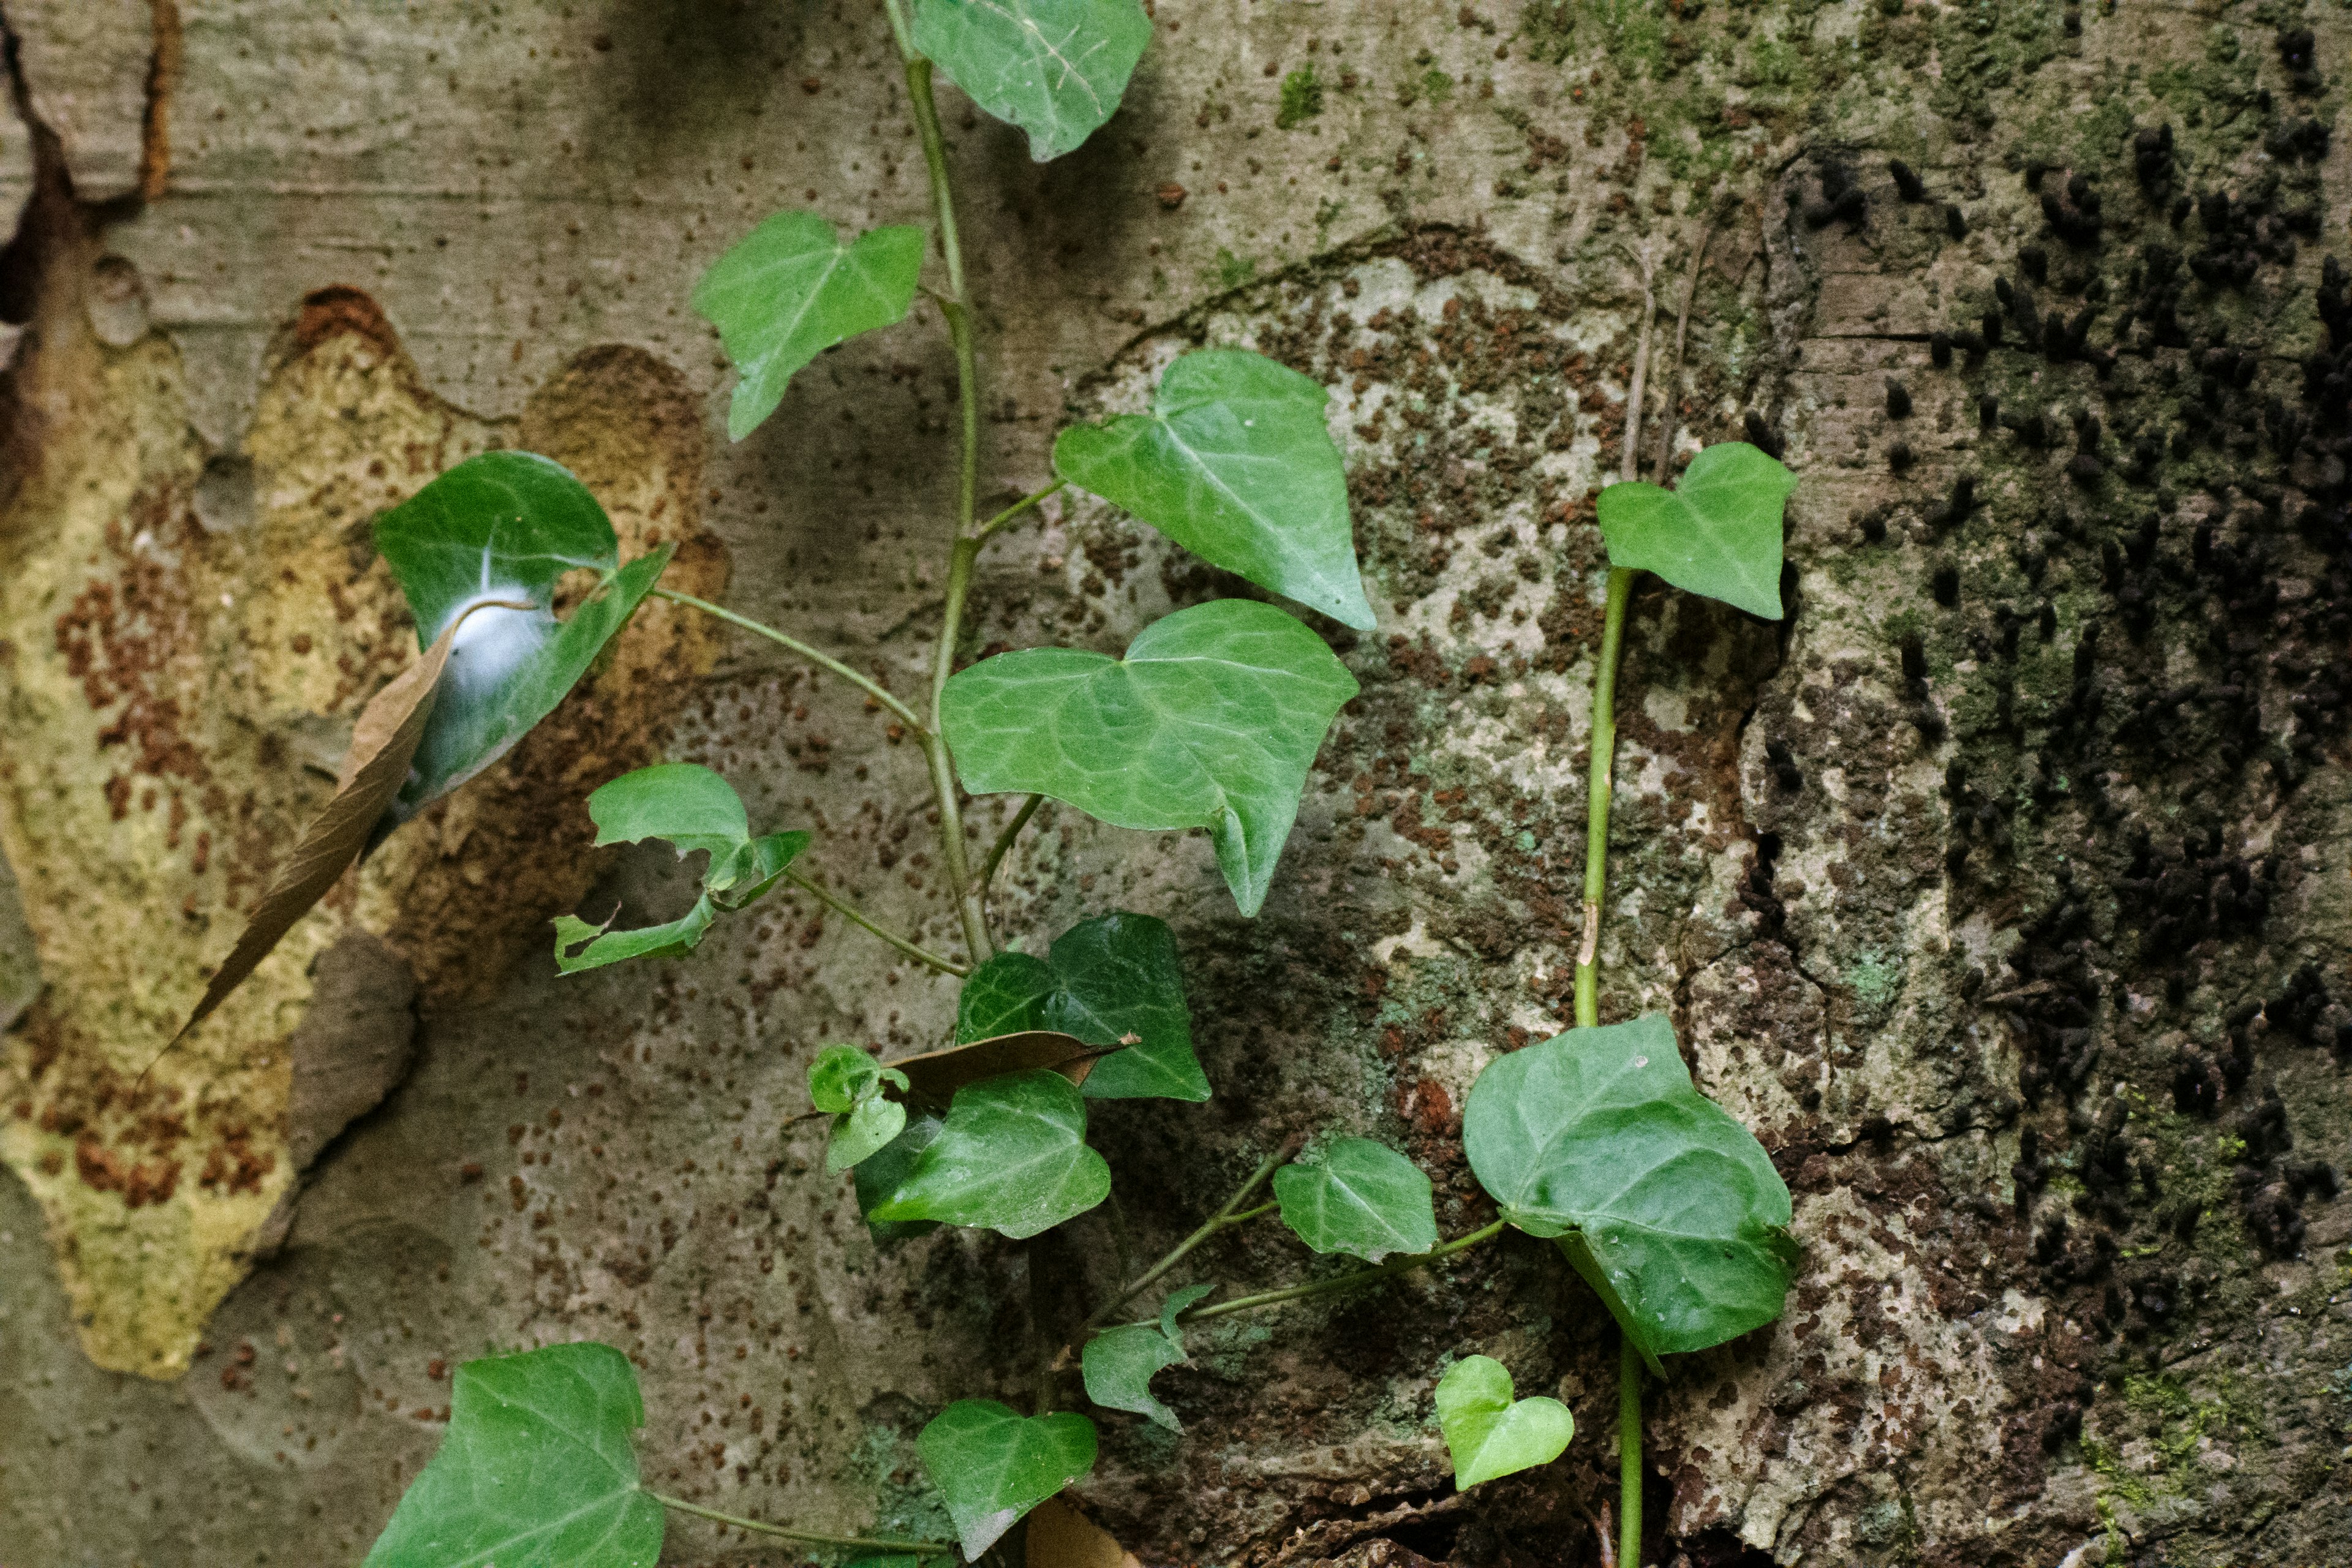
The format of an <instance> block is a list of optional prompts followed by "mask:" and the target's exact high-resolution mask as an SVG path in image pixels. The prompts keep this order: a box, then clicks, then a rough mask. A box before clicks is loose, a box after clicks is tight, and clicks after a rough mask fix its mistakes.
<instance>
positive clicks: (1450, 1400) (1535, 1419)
mask: <svg viewBox="0 0 2352 1568" xmlns="http://www.w3.org/2000/svg"><path fill="white" fill-rule="evenodd" d="M1437 1427H1438V1430H1439V1431H1441V1432H1443V1433H1444V1434H1445V1447H1446V1448H1447V1450H1448V1451H1449V1452H1451V1453H1452V1454H1453V1456H1454V1486H1455V1488H1456V1489H1462V1490H1467V1489H1469V1488H1471V1487H1475V1486H1476V1485H1477V1484H1478V1483H1479V1482H1481V1481H1491V1480H1493V1479H1495V1478H1496V1476H1507V1475H1509V1474H1510V1473H1511V1472H1512V1471H1514V1470H1526V1469H1532V1468H1535V1467H1536V1466H1538V1465H1548V1464H1549V1463H1551V1462H1552V1461H1553V1460H1554V1459H1557V1458H1559V1457H1560V1455H1561V1454H1563V1453H1565V1452H1566V1451H1567V1449H1568V1442H1569V1439H1570V1438H1571V1437H1573V1436H1576V1417H1575V1416H1573V1415H1570V1414H1569V1411H1568V1406H1567V1405H1562V1404H1561V1403H1560V1402H1559V1400H1557V1399H1545V1398H1540V1397H1538V1398H1531V1399H1521V1400H1517V1401H1514V1400H1513V1399H1512V1398H1511V1374H1510V1372H1509V1370H1508V1369H1507V1368H1506V1367H1505V1366H1504V1365H1503V1363H1501V1362H1498V1361H1496V1360H1495V1359H1493V1358H1492V1357H1490V1356H1483V1355H1474V1356H1465V1357H1463V1358H1462V1359H1461V1360H1460V1361H1457V1362H1455V1363H1454V1364H1453V1365H1452V1366H1450V1367H1447V1368H1446V1369H1445V1375H1444V1377H1442V1378H1440V1379H1438V1380H1437Z"/></svg>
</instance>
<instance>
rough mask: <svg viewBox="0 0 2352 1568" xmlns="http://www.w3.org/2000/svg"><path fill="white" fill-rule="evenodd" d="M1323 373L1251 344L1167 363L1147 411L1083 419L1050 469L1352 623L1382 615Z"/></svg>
mask: <svg viewBox="0 0 2352 1568" xmlns="http://www.w3.org/2000/svg"><path fill="white" fill-rule="evenodd" d="M1329 403H1330V395H1329V394H1328V393H1327V392H1325V391H1324V389H1323V384H1322V383H1320V382H1318V381H1315V380H1313V379H1311V378H1310V377H1307V376H1304V375H1301V374H1298V373H1297V371H1295V370H1292V369H1290V368H1289V367H1288V366H1287V365H1284V364H1281V363H1277V362H1276V361H1274V360H1270V359H1268V358H1266V357H1265V355H1264V354H1259V353H1250V352H1248V351H1247V350H1245V349H1203V350H1202V351H1200V352H1198V353H1189V354H1186V355H1184V356H1183V357H1182V358H1181V359H1179V360H1177V361H1176V363H1173V364H1171V365H1170V366H1169V367H1168V370H1167V372H1166V374H1163V375H1161V376H1160V387H1159V390H1158V392H1157V394H1156V395H1154V397H1153V400H1152V409H1151V412H1150V413H1149V414H1128V415H1122V416H1119V417H1118V418H1116V419H1113V420H1111V421H1110V422H1109V423H1108V424H1107V425H1074V426H1071V427H1070V428H1068V429H1066V430H1065V431H1063V432H1062V434H1061V435H1060V436H1059V437H1057V438H1056V439H1055V442H1054V471H1055V473H1057V474H1059V475H1061V477H1062V478H1064V479H1067V480H1069V481H1070V483H1072V484H1074V485H1076V486H1077V487H1078V488H1079V489H1086V490H1091V491H1093V492H1094V493H1095V494H1096V495H1098V496H1100V497H1102V498H1103V499H1104V500H1107V501H1109V502H1110V503H1111V504H1112V505H1114V506H1120V507H1125V508H1126V509H1127V510H1129V511H1131V512H1133V513H1134V514H1135V515H1136V516H1138V517H1139V518H1141V519H1142V520H1143V521H1146V522H1148V523H1150V525H1151V526H1152V527H1154V528H1156V529H1158V530H1159V531H1160V532H1162V533H1164V534H1166V535H1167V536H1168V537H1169V538H1171V539H1172V540H1174V541H1175V542H1177V543H1179V544H1181V545H1182V546H1183V547H1184V548H1185V549H1187V550H1189V551H1191V552H1192V553H1193V554H1195V555H1198V556H1200V557H1202V559H1203V560H1206V561H1209V562H1212V563H1214V564H1216V565H1219V566H1222V567H1223V568H1224V569H1225V570H1226V571H1228V572H1236V573H1239V574H1241V575H1242V576H1244V577H1246V578H1248V579H1249V580H1250V581H1251V582H1253V583H1255V584H1257V585H1258V586H1259V587H1261V588H1266V589H1270V590H1272V591H1273V592H1275V593H1276V594H1281V595H1286V596H1288V597H1290V598H1293V599H1296V600H1297V601H1298V602H1299V603H1300V604H1302V605H1310V606H1312V607H1313V608H1315V609H1318V610H1320V611H1322V612H1323V613H1324V614H1325V615H1327V616H1331V617H1333V618H1334V619H1336V620H1339V621H1344V622H1345V623H1347V624H1348V625H1349V626H1354V627H1356V628H1357V629H1358V630H1360V631H1370V629H1371V628H1372V626H1373V625H1374V622H1373V619H1372V607H1371V605H1370V604H1369V603H1367V602H1366V600H1365V598H1364V584H1363V578H1362V576H1361V575H1360V574H1359V573H1358V571H1357V569H1356V538H1355V530H1354V527H1353V525H1352V524H1351V523H1350V522H1349V519H1348V476H1347V472H1346V470H1345V468H1343V467H1342V465H1341V463H1340V460H1339V447H1335V446H1333V445H1332V443H1331V432H1330V427H1329V426H1328V425H1327V424H1326V423H1325V422H1324V409H1325V408H1326V406H1327V405H1328V404H1329Z"/></svg>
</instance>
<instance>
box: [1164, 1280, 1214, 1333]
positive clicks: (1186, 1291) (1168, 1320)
mask: <svg viewBox="0 0 2352 1568" xmlns="http://www.w3.org/2000/svg"><path fill="white" fill-rule="evenodd" d="M1214 1289H1216V1287H1215V1286H1214V1285H1182V1286H1179V1287H1178V1288H1177V1289H1173V1290H1171V1291H1169V1292H1168V1300H1165V1301H1162V1302H1161V1303H1160V1332H1161V1333H1163V1334H1166V1335H1167V1336H1168V1337H1169V1339H1171V1340H1172V1341H1173V1342H1175V1343H1176V1344H1177V1345H1178V1346H1179V1347H1180V1348H1181V1346H1182V1345H1183V1343H1184V1330H1183V1327H1182V1325H1181V1324H1179V1323H1178V1322H1177V1321H1176V1320H1177V1319H1179V1318H1181V1317H1182V1316H1183V1315H1184V1313H1185V1311H1186V1310H1187V1309H1189V1308H1190V1307H1191V1306H1192V1303H1193V1302H1195V1301H1197V1300H1200V1299H1201V1298H1202V1297H1203V1296H1206V1295H1208V1294H1209V1293H1210V1292H1211V1291H1213V1290H1214Z"/></svg>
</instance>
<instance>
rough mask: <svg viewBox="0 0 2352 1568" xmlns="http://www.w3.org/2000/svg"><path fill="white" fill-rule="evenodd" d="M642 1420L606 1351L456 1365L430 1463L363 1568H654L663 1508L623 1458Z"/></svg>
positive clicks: (632, 1381)
mask: <svg viewBox="0 0 2352 1568" xmlns="http://www.w3.org/2000/svg"><path fill="white" fill-rule="evenodd" d="M645 1419H646V1412H645V1405H643V1403H642V1402H641V1401H640V1400H639V1398H638V1396H637V1375H636V1373H635V1369H633V1368H632V1367H631V1366H630V1365H629V1360H628V1357H626V1356H625V1355H623V1354H622V1353H621V1352H618V1351H616V1350H614V1349H613V1348H612V1347H611V1346H610V1345H599V1344H568V1345H550V1346H549V1347H548V1348H547V1349H545V1350H540V1351H531V1352H529V1353H527V1354H524V1355H511V1356H500V1357H498V1358H495V1359H492V1360H488V1361H473V1362H467V1363H466V1364H465V1365H463V1366H461V1367H459V1368H458V1369H457V1380H456V1384H455V1387H454V1390H453V1392H452V1393H451V1395H450V1419H449V1432H448V1435H447V1436H445V1437H443V1438H442V1440H441V1449H440V1452H438V1453H436V1454H435V1455H434V1456H433V1461H432V1463H430V1464H428V1465H426V1466H425V1469H424V1472H423V1473H422V1474H420V1475H419V1476H418V1477H417V1478H416V1479H415V1482H414V1483H413V1484H412V1485H411V1486H410V1487H409V1489H408V1492H407V1495H406V1496H404V1497H403V1498H402V1499H401V1500H400V1506H399V1507H398V1508H397V1509H395V1510H394V1511H393V1515H392V1522H391V1523H390V1524H387V1525H386V1526H384V1530H383V1534H382V1535H381V1536H378V1537H377V1538H376V1542H375V1546H374V1549H373V1550H372V1551H371V1552H369V1553H368V1555H367V1564H366V1568H488V1564H491V1563H501V1564H512V1565H513V1568H525V1565H526V1564H530V1563H562V1564H563V1565H564V1568H654V1563H655V1562H656V1559H657V1558H659V1557H660V1555H661V1546H662V1522H663V1514H662V1505H661V1504H660V1503H658V1502H656V1501H655V1500H653V1498H652V1497H651V1496H650V1495H648V1494H647V1493H646V1492H645V1491H644V1490H642V1489H640V1488H639V1486H638V1481H637V1457H636V1454H635V1451H634V1450H632V1449H631V1447H629V1435H630V1434H631V1433H633V1432H635V1430H636V1429H637V1428H638V1427H639V1426H644V1425H645Z"/></svg>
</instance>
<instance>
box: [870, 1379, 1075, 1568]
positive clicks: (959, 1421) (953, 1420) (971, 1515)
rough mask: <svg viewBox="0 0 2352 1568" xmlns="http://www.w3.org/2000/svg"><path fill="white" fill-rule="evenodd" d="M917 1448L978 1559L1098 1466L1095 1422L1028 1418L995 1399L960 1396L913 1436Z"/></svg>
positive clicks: (966, 1549) (1064, 1416) (1067, 1415)
mask: <svg viewBox="0 0 2352 1568" xmlns="http://www.w3.org/2000/svg"><path fill="white" fill-rule="evenodd" d="M915 1451H916V1452H917V1453H919V1454H920V1455H921V1456H922V1458H923V1468H925V1469H926V1470H929V1472H930V1476H931V1484H932V1485H934V1486H936V1487H938V1488H939V1489H940V1496H941V1497H942V1498H944V1499H945V1500H947V1505H948V1517H949V1518H950V1519H952V1520H954V1521H955V1526H956V1533H957V1535H959V1536H960V1537H961V1538H962V1541H963V1554H964V1556H965V1557H966V1558H969V1559H971V1560H973V1561H975V1562H976V1561H978V1560H979V1557H980V1554H981V1553H982V1552H985V1551H987V1550H988V1549H989V1547H991V1546H992V1545H993V1544H995V1542H996V1541H997V1538H998V1537H1000V1536H1002V1535H1003V1533H1004V1532H1005V1531H1008V1530H1010V1529H1012V1528H1013V1523H1014V1521H1017V1520H1019V1519H1020V1517H1021V1516H1022V1515H1023V1514H1024V1513H1027V1512H1028V1511H1029V1510H1031V1509H1033V1508H1035V1507H1036V1506H1037V1505H1038V1504H1039V1503H1041V1502H1044V1501H1045V1500H1046V1499H1047V1498H1049V1497H1052V1496H1053V1495H1054V1494H1055V1492H1058V1491H1060V1490H1061V1489H1063V1488H1064V1487H1066V1486H1067V1485H1068V1484H1069V1483H1070V1482H1072V1481H1074V1480H1076V1479H1078V1478H1079V1477H1080V1476H1083V1475H1085V1474H1086V1473H1087V1471H1089V1470H1091V1469H1093V1468H1095V1424H1094V1423H1093V1422H1091V1421H1089V1420H1087V1418H1086V1417H1085V1416H1083V1415H1076V1414H1075V1413H1074V1412H1071V1411H1062V1412H1060V1413H1058V1414H1056V1415H1031V1416H1023V1415H1015V1414H1014V1413H1013V1411H1011V1410H1009V1409H1007V1408H1006V1407H1005V1406H1003V1405H999V1404H998V1403H997V1402H996V1401H995V1400H993V1399H959V1400H957V1401H956V1402H955V1403H954V1404H953V1405H949V1406H948V1407H947V1408H946V1409H945V1410H942V1411H940V1414H939V1415H938V1417H937V1418H936V1419H934V1420H933V1421H932V1422H931V1424H930V1425H929V1426H926V1427H924V1428H923V1429H922V1431H921V1433H920V1434H919V1435H918V1436H916V1438H915Z"/></svg>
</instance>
